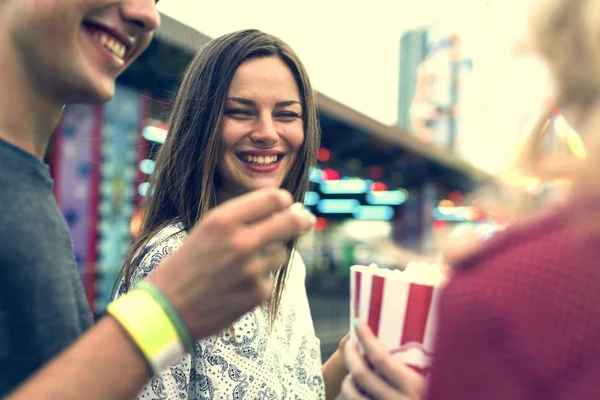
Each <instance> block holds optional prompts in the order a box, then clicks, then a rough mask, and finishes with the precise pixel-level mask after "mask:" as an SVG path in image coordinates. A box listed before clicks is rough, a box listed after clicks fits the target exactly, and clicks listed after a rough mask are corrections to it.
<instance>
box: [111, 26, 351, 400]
mask: <svg viewBox="0 0 600 400" xmlns="http://www.w3.org/2000/svg"><path fill="white" fill-rule="evenodd" d="M168 125H169V134H168V136H167V139H166V141H165V143H164V145H163V146H162V148H161V149H160V151H159V154H158V156H157V159H156V167H155V170H154V173H153V176H152V178H151V181H150V189H149V191H148V195H147V197H146V199H145V204H144V213H143V223H142V228H141V231H140V234H139V236H138V237H137V238H136V240H135V242H134V244H133V246H132V248H131V250H130V252H129V256H128V258H127V260H126V262H125V265H124V271H123V273H122V274H121V275H122V278H121V280H120V283H119V287H118V293H119V294H122V293H124V292H126V291H127V290H128V289H129V288H130V287H132V286H133V285H135V284H136V283H137V282H139V281H140V280H143V279H145V278H146V277H147V276H148V275H149V274H151V273H152V271H153V270H154V268H155V267H156V266H157V265H158V263H160V261H161V260H163V259H164V258H165V257H167V256H168V255H169V254H170V253H171V252H172V251H173V250H174V249H176V248H177V247H178V246H179V245H180V244H181V243H182V242H183V241H184V240H185V238H186V229H187V228H188V227H191V226H194V225H195V224H196V222H197V221H198V220H200V219H201V218H202V217H203V216H204V215H206V213H207V212H208V211H209V210H211V209H212V208H214V207H215V206H216V205H218V204H219V203H221V202H223V201H226V200H228V199H231V198H233V197H236V196H238V195H241V194H244V193H247V192H249V191H252V190H256V189H260V188H265V187H281V188H283V189H286V190H288V191H289V192H291V193H292V195H293V197H294V199H295V200H296V202H302V200H303V198H304V194H305V192H306V190H307V188H308V172H309V167H311V166H312V165H313V164H314V163H315V157H316V153H317V149H318V146H319V141H320V130H319V124H318V117H317V108H316V104H315V99H314V95H313V90H312V87H311V84H310V81H309V78H308V75H307V73H306V71H305V69H304V67H303V66H302V63H301V62H300V60H299V59H298V57H297V56H296V54H295V53H294V52H293V50H292V49H291V48H290V47H289V46H288V45H287V44H285V43H284V42H283V41H281V40H280V39H278V38H276V37H274V36H271V35H268V34H265V33H262V32H260V31H257V30H246V31H240V32H235V33H232V34H229V35H225V36H222V37H220V38H218V39H215V40H213V41H212V42H210V43H209V44H208V45H207V46H206V47H204V48H203V49H202V50H201V51H199V53H198V54H197V55H196V57H195V58H194V60H193V61H192V62H191V64H190V66H189V68H188V70H187V72H186V74H185V76H184V79H183V82H182V84H181V87H180V89H179V92H178V93H177V96H176V98H175V102H174V107H173V110H172V113H171V116H170V120H169V122H168ZM298 206H301V205H298ZM295 244H296V243H295V241H290V242H288V243H287V249H288V261H287V262H286V263H284V264H283V265H282V266H281V268H280V269H279V270H278V271H277V272H276V274H275V277H274V278H275V288H274V294H273V297H272V299H271V300H270V302H269V303H268V304H265V305H264V306H262V307H258V308H256V309H254V310H253V311H252V312H250V313H248V314H246V315H245V316H244V317H243V318H241V319H240V320H238V321H237V322H236V323H234V324H233V326H231V327H230V328H229V329H226V330H224V331H222V332H220V333H219V334H218V335H215V336H213V337H210V338H208V339H205V340H202V341H200V342H198V343H197V344H196V346H195V348H194V351H193V353H192V354H191V355H189V356H187V357H186V358H184V359H183V360H181V362H180V363H178V364H176V365H173V366H172V367H171V368H170V370H168V371H165V372H164V373H162V374H160V375H158V376H156V377H154V378H153V379H152V381H151V382H150V384H149V385H148V386H147V387H146V389H145V390H144V391H143V393H141V394H140V398H145V397H144V396H148V395H154V396H157V397H159V398H169V399H209V398H210V399H212V398H244V397H247V398H311V399H312V398H315V399H317V398H325V395H326V391H327V398H333V397H335V396H337V393H339V387H340V383H341V379H342V378H343V376H344V373H345V372H344V371H345V367H344V364H343V359H342V356H341V351H338V352H336V354H334V356H333V357H332V359H331V360H330V361H329V362H328V363H326V364H325V366H323V370H322V366H321V359H320V348H319V346H320V345H319V340H318V339H317V337H316V336H315V331H314V326H313V323H312V320H311V316H310V310H309V305H308V300H307V295H306V290H305V287H304V280H305V274H306V269H305V266H304V264H303V262H302V259H301V257H300V255H299V254H298V253H296V252H295V250H294V248H295ZM224 279H226V277H224Z"/></svg>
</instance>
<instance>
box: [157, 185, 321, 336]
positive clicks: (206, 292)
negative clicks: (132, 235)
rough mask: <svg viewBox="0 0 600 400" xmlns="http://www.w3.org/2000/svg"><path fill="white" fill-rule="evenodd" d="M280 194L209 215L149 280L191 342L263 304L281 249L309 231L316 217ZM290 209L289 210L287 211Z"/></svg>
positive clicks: (250, 197) (254, 196) (239, 201)
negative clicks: (191, 337) (178, 318)
mask: <svg viewBox="0 0 600 400" xmlns="http://www.w3.org/2000/svg"><path fill="white" fill-rule="evenodd" d="M292 201H293V200H292V196H291V195H290V194H289V193H288V192H285V191H283V190H276V189H265V190H257V191H254V192H252V193H249V194H247V195H245V196H240V197H237V198H235V199H233V200H230V201H229V202H226V203H224V204H222V205H220V206H219V207H216V208H215V209H214V210H212V211H211V212H210V213H209V214H208V215H206V217H205V218H203V219H202V220H201V221H200V222H199V223H198V224H197V225H196V227H194V228H193V229H192V230H191V231H190V233H189V236H188V238H187V240H186V241H185V243H184V244H183V245H182V246H181V247H180V248H179V249H178V250H177V251H176V252H175V253H173V254H172V255H171V256H170V257H168V258H167V259H166V260H165V261H163V263H162V264H161V265H160V266H159V267H158V268H157V270H156V272H155V274H154V276H153V277H152V278H151V280H152V281H153V283H154V284H155V285H156V286H157V287H159V288H160V289H161V290H162V291H163V293H164V294H165V296H166V297H167V298H168V299H169V300H170V301H171V302H172V304H173V306H174V307H175V309H177V310H178V311H179V313H180V314H181V317H182V318H183V320H184V321H185V322H186V324H187V326H188V328H189V329H190V331H191V333H192V334H193V335H194V336H195V337H196V338H202V337H206V336H209V335H212V334H215V333H217V332H218V331H220V330H221V329H224V328H226V327H227V326H229V325H230V324H231V323H232V322H234V321H235V320H236V319H237V318H239V317H240V316H241V315H243V314H245V313H247V312H248V311H250V310H251V309H252V308H254V307H256V306H258V305H260V304H262V303H263V302H264V301H265V300H267V299H268V298H269V296H270V295H271V293H272V290H273V279H272V275H273V274H272V272H273V271H275V270H277V269H278V268H279V267H281V265H282V264H283V263H284V262H285V259H286V249H285V247H284V245H283V243H284V242H285V241H286V240H288V239H292V238H295V237H297V236H299V235H301V234H302V233H304V232H307V231H309V230H310V229H312V227H313V225H314V223H315V217H314V216H313V215H312V214H310V213H309V212H307V211H305V210H304V208H303V207H302V206H301V205H294V206H292ZM290 206H292V207H290Z"/></svg>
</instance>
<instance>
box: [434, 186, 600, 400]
mask: <svg viewBox="0 0 600 400" xmlns="http://www.w3.org/2000/svg"><path fill="white" fill-rule="evenodd" d="M584 213H585V214H584ZM596 219H598V220H600V197H595V198H591V197H589V198H587V199H585V200H583V199H579V200H574V201H572V202H570V203H569V205H568V206H564V207H561V208H559V209H557V210H555V211H553V212H551V213H549V214H547V215H545V216H543V217H541V218H539V219H536V220H533V221H529V222H527V223H524V224H521V225H520V226H515V227H513V228H511V229H508V230H506V231H504V232H502V233H499V234H498V235H497V236H496V237H494V238H492V239H491V240H490V241H489V242H488V243H486V245H485V246H484V247H482V248H481V249H480V250H479V251H478V252H477V253H476V254H475V255H474V256H473V257H471V258H470V259H469V260H468V261H466V262H465V263H464V264H463V265H461V266H459V268H457V269H458V272H457V274H456V276H455V278H453V279H452V280H451V281H450V282H449V284H448V286H447V288H446V289H445V290H444V293H443V296H442V301H441V310H440V327H439V333H438V342H437V347H436V358H435V360H434V364H433V367H432V371H431V375H430V382H429V393H428V399H430V400H438V399H440V400H441V399H443V400H470V399H482V400H495V399H502V400H520V399H536V400H537V399H540V400H542V399H543V400H553V399H556V400H559V399H560V400H564V399H578V400H581V399H600V223H598V222H597V221H594V220H596ZM588 222H589V223H588ZM596 226H597V227H596Z"/></svg>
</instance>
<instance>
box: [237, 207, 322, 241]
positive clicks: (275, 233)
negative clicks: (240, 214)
mask: <svg viewBox="0 0 600 400" xmlns="http://www.w3.org/2000/svg"><path fill="white" fill-rule="evenodd" d="M315 222H316V218H315V216H314V215H312V214H311V213H310V212H309V211H307V210H305V209H304V207H303V206H302V204H299V203H298V204H294V205H293V206H292V207H289V208H287V209H286V210H283V211H280V212H278V213H275V214H273V215H271V216H270V217H269V218H265V219H263V220H261V221H258V222H256V223H254V224H252V225H251V226H249V227H248V228H247V231H246V232H244V237H246V238H248V240H250V241H251V242H252V245H253V246H255V247H256V248H262V247H265V246H267V245H269V244H271V243H282V242H285V241H286V240H289V239H293V238H296V237H298V236H300V235H301V234H303V233H305V232H307V231H309V230H310V229H312V228H313V227H314V225H315Z"/></svg>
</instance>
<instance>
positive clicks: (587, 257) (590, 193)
mask: <svg viewBox="0 0 600 400" xmlns="http://www.w3.org/2000/svg"><path fill="white" fill-rule="evenodd" d="M536 11H537V13H536V14H534V15H535V18H534V19H533V23H532V24H531V28H532V33H533V36H532V37H533V43H534V44H535V46H536V49H537V50H538V51H539V53H540V54H541V55H542V57H543V58H544V59H545V60H546V61H547V64H548V66H549V68H550V70H551V72H552V74H553V76H554V78H555V81H556V85H557V94H558V95H557V101H558V104H559V105H560V106H561V108H562V109H563V110H565V113H566V115H567V117H568V119H569V121H570V122H571V124H572V125H573V126H576V127H578V128H579V129H580V130H581V131H582V132H584V133H585V134H586V135H587V136H588V137H590V138H591V141H592V144H591V145H590V147H589V152H588V154H587V158H586V159H585V160H584V161H582V162H572V163H568V164H565V163H564V162H562V160H558V161H557V162H553V159H552V158H546V159H545V160H544V161H543V162H538V161H540V160H538V159H536V157H538V156H539V155H540V154H541V152H540V149H541V148H542V140H543V139H544V135H534V136H532V138H531V140H530V142H529V144H528V145H527V146H526V147H525V152H526V155H527V157H525V158H524V160H525V161H526V162H525V163H522V164H520V165H519V171H520V172H521V173H527V174H530V173H535V174H536V175H537V176H538V177H540V178H541V179H545V180H556V179H559V178H567V179H568V180H569V181H570V182H571V189H570V193H569V195H568V198H567V199H566V200H565V201H562V202H560V204H555V205H554V207H553V208H552V209H548V210H547V211H545V212H544V213H543V215H540V213H537V212H536V210H535V209H533V210H532V209H531V208H530V207H524V206H523V204H524V203H523V202H522V200H527V199H526V196H524V197H523V196H520V199H519V201H518V202H517V203H516V204H518V205H519V208H518V209H519V210H521V211H525V214H526V215H521V217H520V218H519V221H518V222H517V223H514V224H513V225H512V226H510V227H509V228H508V229H506V230H505V231H503V232H500V233H498V234H497V235H495V236H494V237H493V238H491V239H490V240H488V241H487V242H485V243H483V244H482V243H479V245H478V246H476V245H473V243H472V242H471V241H469V240H463V242H462V243H461V244H460V246H459V247H460V248H457V249H454V251H453V254H452V256H453V257H452V259H451V262H453V264H454V267H455V276H454V278H453V279H452V280H451V281H450V283H449V284H448V286H447V288H446V290H445V292H444V295H443V298H442V302H441V310H440V312H441V318H440V327H439V333H438V343H437V347H436V358H435V361H434V365H433V368H432V371H431V375H430V379H429V382H427V387H425V385H424V381H423V379H422V378H420V377H419V376H418V375H416V374H415V373H412V371H410V370H408V369H407V368H406V367H404V366H403V365H400V364H399V363H395V362H394V361H393V360H392V359H391V358H389V356H387V353H386V352H385V351H384V349H383V348H382V347H381V345H380V344H379V342H377V340H376V339H375V338H374V337H373V335H372V334H371V333H370V332H369V330H368V328H366V327H364V326H360V327H359V329H358V338H359V340H360V341H361V342H362V345H363V346H364V348H365V350H366V353H367V358H368V359H369V360H370V361H371V364H372V365H373V366H374V368H373V369H370V368H368V367H367V366H366V363H364V362H363V361H362V359H361V358H360V356H359V355H358V350H357V346H356V344H352V345H350V346H349V347H348V348H347V349H346V361H347V366H348V368H349V370H350V374H351V375H350V377H349V378H347V379H346V381H345V383H344V393H345V395H346V398H348V399H363V398H380V399H416V398H421V397H425V398H428V399H432V400H437V399H444V400H454V399H456V400H458V399H460V400H468V399H485V400H494V399H511V400H515V399H540V400H541V399H544V400H548V399H598V398H600V380H599V379H598V377H599V376H600V346H598V342H599V341H600V309H599V308H598V304H600V267H599V265H598V262H599V260H600V181H599V180H598V179H597V176H596V173H597V171H598V164H599V163H600V147H599V144H598V143H593V142H594V141H596V142H597V136H598V135H599V134H600V133H599V132H600V2H599V1H598V0H545V1H541V2H540V4H539V5H538V7H537V9H536ZM539 132H542V130H540V131H539ZM517 194H518V193H517ZM525 203H526V202H525ZM534 214H535V215H534Z"/></svg>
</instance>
